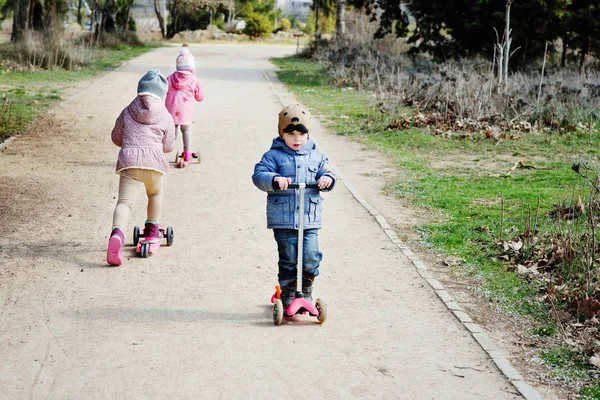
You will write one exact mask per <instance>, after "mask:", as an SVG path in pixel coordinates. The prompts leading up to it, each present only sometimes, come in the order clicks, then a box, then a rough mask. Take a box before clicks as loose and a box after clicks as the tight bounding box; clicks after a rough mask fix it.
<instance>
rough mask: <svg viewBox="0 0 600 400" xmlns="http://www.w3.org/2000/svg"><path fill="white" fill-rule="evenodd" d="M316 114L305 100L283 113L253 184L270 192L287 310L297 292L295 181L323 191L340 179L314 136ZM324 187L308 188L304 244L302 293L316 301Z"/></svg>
mask: <svg viewBox="0 0 600 400" xmlns="http://www.w3.org/2000/svg"><path fill="white" fill-rule="evenodd" d="M310 122H311V115H310V113H309V112H308V110H306V109H304V108H303V107H302V106H301V105H299V104H293V105H288V106H286V107H284V108H283V110H281V112H280V113H279V124H278V128H279V136H278V137H276V138H274V139H273V143H272V144H271V149H270V150H269V151H267V152H266V153H265V154H263V156H262V159H261V160H260V162H259V163H258V164H256V166H255V167H254V174H253V175H252V182H254V185H256V187H257V188H259V189H260V190H262V191H265V192H267V228H268V229H273V234H274V236H275V241H276V242H277V250H278V252H279V262H278V265H279V275H278V279H279V286H280V287H281V290H282V291H281V301H282V303H283V308H284V309H287V308H288V307H289V305H290V303H291V302H292V300H293V299H294V295H295V292H296V273H297V271H296V268H297V260H298V254H297V251H298V218H299V210H298V201H299V199H298V191H297V190H294V189H288V184H290V183H292V182H293V183H314V182H316V183H317V185H318V187H319V190H322V191H330V190H331V189H333V187H334V185H335V181H336V177H335V175H334V173H333V171H332V170H331V168H330V166H329V160H328V158H327V156H326V155H325V154H323V153H321V152H320V151H318V150H317V148H316V144H315V142H314V141H313V140H312V139H311V138H310V137H309V133H310ZM319 190H317V189H308V188H307V189H306V191H305V197H306V198H305V201H304V204H305V210H304V215H303V218H304V242H303V243H304V245H303V265H302V268H303V278H302V294H303V296H304V298H305V299H306V300H308V301H310V302H312V286H313V281H314V279H315V277H316V276H317V275H319V265H320V262H321V259H322V258H323V254H322V253H321V252H320V251H319V243H318V230H319V229H320V228H321V210H322V206H323V198H322V197H321V195H320V193H319Z"/></svg>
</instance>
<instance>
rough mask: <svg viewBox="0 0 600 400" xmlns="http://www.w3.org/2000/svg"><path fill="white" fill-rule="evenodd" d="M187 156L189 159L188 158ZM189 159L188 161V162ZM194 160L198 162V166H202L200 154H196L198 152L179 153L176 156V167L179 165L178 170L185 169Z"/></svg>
mask: <svg viewBox="0 0 600 400" xmlns="http://www.w3.org/2000/svg"><path fill="white" fill-rule="evenodd" d="M186 155H187V157H186ZM186 158H187V161H186ZM192 159H195V160H198V164H200V153H196V152H190V151H188V152H185V151H183V152H181V153H179V152H177V154H175V165H177V168H185V167H187V166H188V165H190V163H191V162H192Z"/></svg>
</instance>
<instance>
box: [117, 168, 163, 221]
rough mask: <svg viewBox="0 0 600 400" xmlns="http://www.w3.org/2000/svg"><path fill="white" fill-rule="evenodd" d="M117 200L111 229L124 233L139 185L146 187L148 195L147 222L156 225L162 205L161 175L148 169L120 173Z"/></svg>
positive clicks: (133, 169)
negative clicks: (118, 229)
mask: <svg viewBox="0 0 600 400" xmlns="http://www.w3.org/2000/svg"><path fill="white" fill-rule="evenodd" d="M120 175H121V179H120V180H119V199H118V200H117V206H116V207H115V212H114V214H113V229H114V228H116V227H119V228H121V231H123V232H125V229H126V228H127V220H128V219H129V214H130V213H131V208H132V207H133V204H134V203H135V199H136V197H137V194H138V192H139V190H140V184H142V183H143V184H144V186H145V187H146V194H147V195H148V211H147V214H148V220H149V221H152V222H155V223H158V220H159V218H160V208H161V205H162V177H163V174H162V173H161V172H158V171H154V170H149V169H139V168H130V169H125V170H123V171H121V172H120Z"/></svg>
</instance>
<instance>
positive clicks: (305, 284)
mask: <svg viewBox="0 0 600 400" xmlns="http://www.w3.org/2000/svg"><path fill="white" fill-rule="evenodd" d="M314 281H315V278H304V277H303V278H302V295H303V296H304V298H305V299H306V300H308V301H310V302H311V303H312V301H313V298H312V290H313V282H314Z"/></svg>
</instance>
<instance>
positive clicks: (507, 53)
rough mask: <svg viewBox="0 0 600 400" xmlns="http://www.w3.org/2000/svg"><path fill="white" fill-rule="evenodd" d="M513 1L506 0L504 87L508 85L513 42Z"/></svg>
mask: <svg viewBox="0 0 600 400" xmlns="http://www.w3.org/2000/svg"><path fill="white" fill-rule="evenodd" d="M511 3H512V0H508V1H507V2H506V28H505V32H504V34H505V35H506V36H505V41H504V45H505V48H504V66H503V67H502V69H503V71H502V72H503V73H504V87H506V84H507V83H508V59H509V58H510V42H511V40H512V39H511V38H510V5H511Z"/></svg>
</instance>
